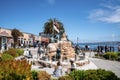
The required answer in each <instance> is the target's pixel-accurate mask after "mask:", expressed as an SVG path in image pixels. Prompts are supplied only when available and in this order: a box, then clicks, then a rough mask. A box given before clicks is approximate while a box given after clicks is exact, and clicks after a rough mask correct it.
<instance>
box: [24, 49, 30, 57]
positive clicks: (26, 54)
mask: <svg viewBox="0 0 120 80" xmlns="http://www.w3.org/2000/svg"><path fill="white" fill-rule="evenodd" d="M24 56H25V57H27V58H28V57H29V50H28V49H26V50H25V51H24Z"/></svg>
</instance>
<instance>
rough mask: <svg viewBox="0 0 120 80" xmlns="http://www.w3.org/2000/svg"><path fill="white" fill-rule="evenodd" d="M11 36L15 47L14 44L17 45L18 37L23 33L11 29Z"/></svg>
mask: <svg viewBox="0 0 120 80" xmlns="http://www.w3.org/2000/svg"><path fill="white" fill-rule="evenodd" d="M12 36H13V40H14V48H15V46H16V45H18V37H20V36H23V34H22V32H20V31H19V30H18V29H13V30H12Z"/></svg>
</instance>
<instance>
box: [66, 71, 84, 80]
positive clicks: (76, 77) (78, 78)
mask: <svg viewBox="0 0 120 80" xmlns="http://www.w3.org/2000/svg"><path fill="white" fill-rule="evenodd" d="M68 75H69V76H70V77H71V78H72V79H73V80H83V79H84V71H83V70H74V71H72V72H71V73H70V74H68Z"/></svg>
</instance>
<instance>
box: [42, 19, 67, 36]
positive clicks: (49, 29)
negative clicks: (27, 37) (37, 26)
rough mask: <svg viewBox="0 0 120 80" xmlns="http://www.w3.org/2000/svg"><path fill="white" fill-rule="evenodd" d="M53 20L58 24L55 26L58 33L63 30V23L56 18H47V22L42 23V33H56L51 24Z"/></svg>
mask: <svg viewBox="0 0 120 80" xmlns="http://www.w3.org/2000/svg"><path fill="white" fill-rule="evenodd" d="M54 22H56V23H57V25H58V27H57V28H58V30H59V32H60V33H63V32H65V30H64V27H63V24H62V23H61V22H59V21H58V20H56V19H49V20H48V22H46V23H45V24H44V31H43V32H44V34H54V35H55V34H57V31H55V30H54V31H53V24H54Z"/></svg>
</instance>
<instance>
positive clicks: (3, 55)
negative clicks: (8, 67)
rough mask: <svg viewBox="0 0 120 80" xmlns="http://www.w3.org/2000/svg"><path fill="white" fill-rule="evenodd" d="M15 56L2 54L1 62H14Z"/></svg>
mask: <svg viewBox="0 0 120 80" xmlns="http://www.w3.org/2000/svg"><path fill="white" fill-rule="evenodd" d="M13 59H14V58H13V56H11V55H10V54H2V56H1V61H7V60H13Z"/></svg>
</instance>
